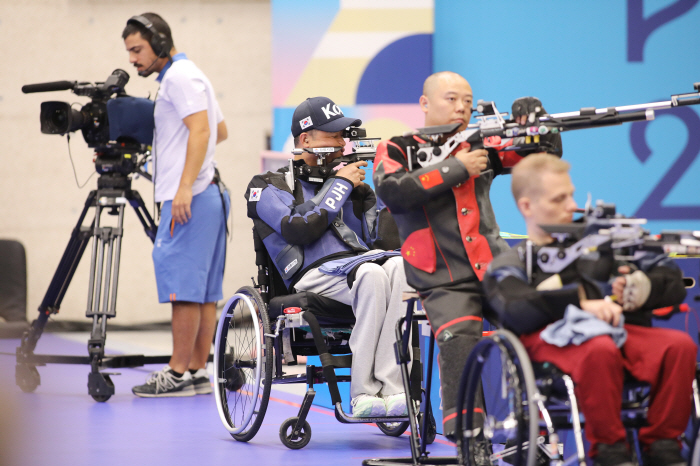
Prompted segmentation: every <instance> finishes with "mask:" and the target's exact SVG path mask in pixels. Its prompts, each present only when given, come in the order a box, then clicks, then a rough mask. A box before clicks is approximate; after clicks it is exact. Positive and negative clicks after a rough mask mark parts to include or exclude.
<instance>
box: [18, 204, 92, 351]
mask: <svg viewBox="0 0 700 466" xmlns="http://www.w3.org/2000/svg"><path fill="white" fill-rule="evenodd" d="M96 193H97V191H91V192H90V194H89V195H88V198H87V200H86V201H85V206H84V207H83V211H82V213H81V214H80V217H79V218H78V222H77V224H76V226H75V228H74V229H73V232H72V233H71V237H70V240H69V241H68V245H67V246H66V249H65V251H64V252H63V256H62V257H61V261H60V262H59V264H58V267H57V268H56V272H54V275H53V278H52V279H51V283H50V284H49V288H48V289H47V290H46V294H45V295H44V299H43V300H42V302H41V305H40V306H39V317H38V318H37V319H36V320H34V321H33V322H32V325H31V327H30V328H29V330H27V332H25V334H24V335H23V337H22V343H21V346H20V347H19V348H18V349H17V358H18V361H17V362H18V363H19V362H20V358H21V357H24V356H27V355H30V354H31V353H33V352H34V348H36V344H37V342H38V341H39V338H41V334H42V333H43V331H44V327H45V326H46V322H47V321H48V319H49V316H50V315H51V314H55V313H56V312H58V310H59V309H60V307H61V302H62V301H63V297H64V296H65V294H66V291H67V290H68V285H70V282H71V280H72V279H73V274H74V273H75V270H76V269H77V268H78V264H79V263H80V259H81V258H82V256H83V253H84V252H85V248H86V247H87V244H88V241H90V237H91V236H92V231H91V229H90V228H89V227H82V224H83V221H84V220H85V216H86V214H87V211H88V209H89V208H90V207H92V206H93V205H94V204H95V196H96Z"/></svg>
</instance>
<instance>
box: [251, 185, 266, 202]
mask: <svg viewBox="0 0 700 466" xmlns="http://www.w3.org/2000/svg"><path fill="white" fill-rule="evenodd" d="M262 190H263V189H262V188H250V196H248V202H258V201H259V200H260V196H261V195H262Z"/></svg>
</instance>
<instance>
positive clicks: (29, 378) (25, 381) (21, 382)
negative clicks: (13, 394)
mask: <svg viewBox="0 0 700 466" xmlns="http://www.w3.org/2000/svg"><path fill="white" fill-rule="evenodd" d="M15 383H16V384H17V386H18V387H19V388H20V390H22V391H23V392H24V393H32V392H33V391H34V390H36V387H38V386H39V384H41V376H40V375H39V371H38V370H37V369H36V366H29V365H27V364H17V365H16V366H15Z"/></svg>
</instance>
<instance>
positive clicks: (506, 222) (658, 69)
mask: <svg viewBox="0 0 700 466" xmlns="http://www.w3.org/2000/svg"><path fill="white" fill-rule="evenodd" d="M697 3H698V0H678V1H661V0H659V1H643V0H627V1H622V0H618V1H612V2H611V1H609V0H588V1H586V2H561V1H555V0H528V1H524V0H493V1H489V2H473V1H462V0H438V1H436V2H435V32H434V37H433V70H434V71H443V70H451V71H455V72H457V73H460V74H461V75H463V76H464V77H465V78H466V79H467V80H468V81H469V82H470V84H471V85H472V88H473V91H474V98H475V101H476V100H477V99H484V100H493V101H495V102H496V104H497V106H498V108H499V110H500V111H501V112H510V104H511V103H512V102H513V100H514V99H516V98H518V97H522V96H528V95H534V96H536V97H539V98H540V99H541V100H542V102H543V104H544V107H545V108H546V109H547V111H548V112H550V113H560V112H567V111H575V110H579V109H580V108H582V107H597V108H603V107H617V106H622V105H631V104H640V103H648V102H655V101H661V100H670V97H671V95H672V94H681V93H686V92H692V91H693V83H694V82H697V81H700V60H698V59H697V51H696V44H698V43H700V28H698V27H697V25H698V24H700V7H698V6H697ZM698 111H700V108H698V107H697V106H690V107H682V108H676V109H672V110H664V111H658V112H656V119H655V120H653V121H648V122H646V121H645V122H635V123H627V124H624V125H622V126H614V127H608V128H599V129H586V130H578V131H571V132H567V133H564V134H563V142H564V158H565V159H566V160H568V161H569V162H570V163H571V165H572V170H571V175H572V178H573V181H574V184H575V186H576V196H575V197H576V200H577V202H578V204H579V206H580V207H582V206H583V205H584V203H585V201H586V196H587V193H589V192H590V193H591V196H592V198H593V200H594V201H595V200H596V199H603V200H605V201H606V202H612V203H615V204H616V205H617V210H618V212H620V213H623V214H625V215H627V216H637V217H645V218H648V219H649V220H650V221H649V225H648V226H649V229H650V230H651V231H652V232H658V231H660V230H661V229H662V228H663V229H696V230H697V229H700V188H698V185H697V183H698V181H699V180H700V160H699V157H698V154H699V153H700V117H699V116H698ZM491 198H492V201H493V204H494V208H495V211H496V215H497V218H498V221H499V225H500V226H501V230H502V231H508V232H512V233H524V231H525V226H524V222H523V221H522V220H521V218H520V215H519V214H518V212H517V210H516V207H515V203H514V202H513V200H512V197H511V194H510V178H509V177H507V176H505V177H500V179H497V181H496V182H495V183H494V185H493V188H492V191H491Z"/></svg>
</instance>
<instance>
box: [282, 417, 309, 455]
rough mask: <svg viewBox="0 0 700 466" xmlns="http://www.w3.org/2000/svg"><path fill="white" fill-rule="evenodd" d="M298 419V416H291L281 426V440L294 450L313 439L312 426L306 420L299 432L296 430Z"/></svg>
mask: <svg viewBox="0 0 700 466" xmlns="http://www.w3.org/2000/svg"><path fill="white" fill-rule="evenodd" d="M298 420H299V418H298V417H290V418H289V419H287V420H286V421H284V422H283V423H282V426H280V440H281V441H282V443H283V444H284V446H285V447H287V448H291V449H292V450H299V449H301V448H304V447H305V446H306V445H308V444H309V440H311V426H310V425H309V423H308V422H306V421H304V424H303V425H302V426H301V429H299V432H294V426H295V425H296V423H297V421H298Z"/></svg>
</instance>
